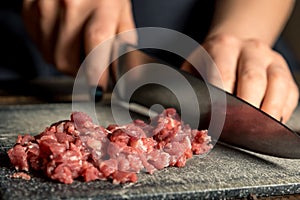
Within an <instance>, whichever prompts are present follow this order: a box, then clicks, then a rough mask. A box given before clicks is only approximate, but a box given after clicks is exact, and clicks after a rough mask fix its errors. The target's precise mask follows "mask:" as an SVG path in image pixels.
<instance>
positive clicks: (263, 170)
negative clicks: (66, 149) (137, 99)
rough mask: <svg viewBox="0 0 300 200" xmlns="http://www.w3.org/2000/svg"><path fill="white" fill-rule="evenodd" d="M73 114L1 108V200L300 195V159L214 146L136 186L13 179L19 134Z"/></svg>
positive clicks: (103, 117) (104, 114)
mask: <svg viewBox="0 0 300 200" xmlns="http://www.w3.org/2000/svg"><path fill="white" fill-rule="evenodd" d="M71 110H72V108H71V104H39V105H22V106H21V105H19V106H17V105H14V106H0V199H33V200H34V199H195V198H197V199H233V198H244V197H247V196H249V194H255V195H256V196H258V197H259V196H274V195H284V194H297V193H300V171H299V168H300V167H299V166H300V160H289V159H281V158H275V157H269V156H265V155H260V154H255V153H252V152H247V151H241V150H238V149H232V148H229V147H226V146H222V145H216V146H215V147H214V149H213V150H212V151H211V152H210V153H209V154H208V155H207V156H206V157H204V158H200V157H197V156H194V157H193V158H192V159H190V160H188V162H187V165H186V167H184V168H174V167H170V168H166V169H164V170H161V171H157V172H155V173H154V174H153V175H149V174H146V173H140V174H139V176H138V178H139V180H138V182H137V183H134V184H132V183H131V184H123V185H113V184H112V183H111V182H109V181H94V182H89V183H84V182H81V181H75V182H74V183H73V184H71V185H64V184H61V183H57V182H54V181H51V180H49V179H47V178H46V177H44V176H43V175H41V174H38V173H31V177H32V178H31V180H29V181H26V180H22V179H13V178H11V177H10V176H11V175H12V174H13V173H14V172H15V170H14V169H13V168H12V167H11V166H10V164H9V160H8V157H7V155H6V151H7V150H8V149H9V148H11V147H12V146H13V144H14V142H15V140H16V138H17V135H18V134H24V133H30V134H32V135H36V134H38V133H40V132H41V131H42V130H44V128H45V127H46V126H49V125H50V124H51V123H53V122H56V121H59V120H63V119H69V115H70V113H71ZM96 110H97V115H98V116H97V117H98V120H99V121H100V123H101V125H103V126H106V125H108V124H109V123H112V122H113V119H112V116H111V111H110V107H109V106H107V105H104V104H97V105H96ZM298 113H300V112H299V110H297V111H296V113H295V115H294V116H293V118H292V120H291V122H289V125H290V126H291V127H292V128H297V125H298V124H299V123H298V124H297V119H299V117H298V115H299V114H298ZM299 116H300V115H299ZM298 126H299V125H298ZM299 148H300V147H299Z"/></svg>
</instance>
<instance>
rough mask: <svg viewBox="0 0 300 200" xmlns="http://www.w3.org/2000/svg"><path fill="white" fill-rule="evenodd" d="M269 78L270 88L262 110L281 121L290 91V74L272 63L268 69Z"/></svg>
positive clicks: (268, 87)
mask: <svg viewBox="0 0 300 200" xmlns="http://www.w3.org/2000/svg"><path fill="white" fill-rule="evenodd" d="M267 76H268V86H267V90H266V94H265V97H264V101H263V104H262V106H261V109H262V110H263V111H265V112H266V113H268V114H270V115H271V116H272V117H274V118H275V119H277V120H280V119H281V117H282V114H283V108H284V106H285V105H286V100H287V96H288V94H289V90H290V88H289V86H290V84H289V79H288V77H289V74H288V73H287V70H286V69H285V68H283V67H282V66H280V65H278V64H277V63H272V64H271V65H270V66H269V67H268V70H267ZM288 112H290V111H288Z"/></svg>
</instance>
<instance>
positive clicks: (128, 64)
mask: <svg viewBox="0 0 300 200" xmlns="http://www.w3.org/2000/svg"><path fill="white" fill-rule="evenodd" d="M129 48H132V47H129ZM147 63H148V64H151V63H162V61H161V60H159V59H156V58H153V57H151V56H149V55H147V54H146V53H144V52H142V51H141V50H132V51H129V52H128V53H127V54H125V55H123V56H120V57H119V59H118V61H117V66H118V68H119V69H124V68H125V69H132V68H133V67H135V66H138V65H144V64H147ZM163 63H164V62H163ZM164 64H165V63H164ZM177 71H178V73H180V74H181V75H182V76H183V77H184V78H185V79H186V80H187V81H188V82H189V83H190V85H191V86H192V88H193V90H194V91H195V93H196V97H197V101H198V102H199V108H195V109H199V110H200V111H201V112H200V119H201V120H200V121H199V124H198V127H196V128H198V129H209V127H210V125H211V124H214V123H219V121H218V120H216V121H211V120H212V118H211V116H212V112H213V110H212V104H213V103H214V105H217V106H220V107H222V106H223V107H224V106H225V109H223V110H222V109H221V112H223V111H225V113H224V120H223V121H222V120H221V121H220V124H219V125H221V126H222V127H221V128H222V130H221V133H220V134H218V133H214V131H212V132H210V131H209V135H210V136H212V139H213V140H214V141H219V142H221V143H225V144H228V145H232V146H234V147H238V148H241V149H245V150H249V151H252V152H256V153H261V154H266V155H270V156H275V157H281V158H290V159H299V158H300V135H299V134H298V133H297V132H294V131H292V130H291V129H289V128H288V127H287V126H285V125H284V124H282V123H281V122H279V121H277V120H276V119H274V118H272V117H271V116H270V115H268V114H267V113H265V112H263V111H261V110H259V109H257V108H256V107H254V106H252V105H251V104H249V103H247V102H246V101H244V100H242V99H240V98H238V97H236V96H234V95H232V94H230V93H228V92H225V91H224V90H222V89H219V88H217V87H215V86H213V85H211V84H209V83H207V82H205V81H204V80H203V79H201V78H196V77H195V76H193V75H191V74H189V73H186V72H183V71H181V70H178V69H177ZM122 74H124V72H121V73H120V74H119V77H121V76H122ZM178 87H180V85H178ZM122 90H123V91H120V93H119V94H118V98H119V99H120V102H123V103H122V104H123V105H124V104H126V103H127V102H129V106H128V108H129V109H130V110H132V111H134V112H137V113H139V114H142V115H146V114H147V112H146V111H145V109H150V108H151V107H152V106H153V105H156V104H159V105H161V106H163V107H164V108H167V107H173V108H175V109H176V110H177V111H178V112H179V113H180V109H181V108H180V106H181V105H180V102H178V99H177V97H176V95H174V94H172V92H171V91H170V90H169V89H168V88H166V87H165V86H162V85H159V84H146V85H143V86H141V87H139V88H138V89H136V90H135V91H134V93H133V94H132V95H131V96H130V98H129V97H128V96H127V97H125V96H124V94H122V93H124V91H126V89H124V88H123V89H122ZM211 96H214V97H218V96H220V97H222V96H225V98H226V104H225V105H224V101H223V100H222V98H214V100H213V101H216V102H212V99H211ZM186 98H189V97H188V96H187V97H186ZM218 99H221V100H218ZM218 101H220V102H218ZM190 114H191V116H190V117H193V115H192V111H190ZM221 114H222V113H221ZM221 118H222V116H221ZM186 122H187V123H189V121H186ZM215 125H218V124H215Z"/></svg>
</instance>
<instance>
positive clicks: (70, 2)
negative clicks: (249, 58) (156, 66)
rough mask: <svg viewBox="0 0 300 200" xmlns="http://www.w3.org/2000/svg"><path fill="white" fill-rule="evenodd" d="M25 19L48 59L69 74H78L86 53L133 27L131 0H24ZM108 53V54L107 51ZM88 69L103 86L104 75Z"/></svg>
mask: <svg viewBox="0 0 300 200" xmlns="http://www.w3.org/2000/svg"><path fill="white" fill-rule="evenodd" d="M22 15H23V19H24V23H25V26H26V28H27V30H28V32H29V34H30V36H31V37H32V39H33V41H34V42H35V43H36V44H37V46H38V48H39V49H40V50H41V52H42V54H43V56H44V57H45V59H46V60H47V61H48V62H49V63H52V64H54V65H55V67H56V68H57V69H58V70H60V71H61V72H64V73H66V74H70V75H75V74H76V73H77V71H78V68H79V66H80V64H81V62H82V60H81V58H82V57H81V56H82V52H84V53H85V54H86V55H87V54H88V53H89V52H90V51H91V50H92V49H93V48H95V47H96V46H97V45H98V44H100V43H101V42H103V41H105V40H106V39H108V38H110V37H112V36H114V35H115V34H117V33H120V32H123V31H126V30H129V29H133V28H134V21H133V17H132V13H131V4H130V1H129V0H97V1H95V0H24V3H23V11H22ZM108 56H109V55H108ZM97 70H99V69H97V68H96V69H89V72H88V73H87V75H88V78H89V79H90V84H100V85H103V86H104V87H105V86H106V82H107V80H108V70H106V72H105V74H104V76H102V77H101V80H100V81H99V83H93V82H98V78H99V77H93V74H99V73H97V72H95V71H97Z"/></svg>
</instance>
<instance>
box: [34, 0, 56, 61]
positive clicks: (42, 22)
mask: <svg viewBox="0 0 300 200" xmlns="http://www.w3.org/2000/svg"><path fill="white" fill-rule="evenodd" d="M37 2H38V8H39V26H40V31H41V36H40V40H41V51H42V54H43V56H44V58H45V60H46V61H48V62H50V63H53V62H54V55H53V52H54V44H55V41H56V37H57V34H56V33H57V31H56V30H57V27H56V26H57V25H58V23H57V22H58V15H59V12H60V7H59V1H58V0H50V1H49V0H39V1H37Z"/></svg>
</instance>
